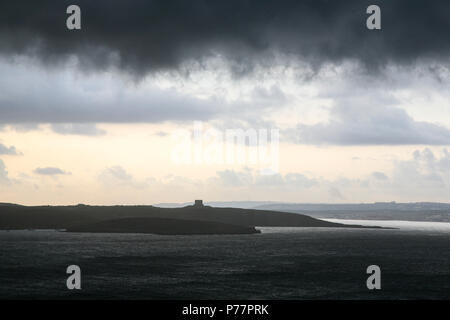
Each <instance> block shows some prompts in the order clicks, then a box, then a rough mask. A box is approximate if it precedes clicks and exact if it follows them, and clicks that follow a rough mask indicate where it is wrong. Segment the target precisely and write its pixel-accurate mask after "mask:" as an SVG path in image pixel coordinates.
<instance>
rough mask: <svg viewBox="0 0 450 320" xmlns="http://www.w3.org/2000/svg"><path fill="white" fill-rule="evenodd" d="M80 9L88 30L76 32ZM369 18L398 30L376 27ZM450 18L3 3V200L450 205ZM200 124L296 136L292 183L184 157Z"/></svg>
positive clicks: (185, 4)
mask: <svg viewBox="0 0 450 320" xmlns="http://www.w3.org/2000/svg"><path fill="white" fill-rule="evenodd" d="M71 4H77V5H79V7H80V8H81V26H82V28H81V30H68V29H67V28H66V19H67V17H68V16H69V15H68V14H66V8H67V6H69V5H71ZM370 4H377V5H379V7H380V8H381V26H382V29H381V30H368V29H367V28H366V19H367V17H368V16H369V15H368V14H366V8H367V7H368V6H369V5H370ZM449 13H450V2H449V1H444V0H442V1H440V0H435V1H432V2H427V1H424V0H422V1H413V0H410V1H406V0H395V1H392V0H391V1H377V2H376V3H375V2H372V1H365V0H355V1H352V0H346V1H339V0H336V1H321V0H314V1H312V0H311V1H299V0H296V1H294V0H292V1H266V0H258V1H256V0H255V1H242V0H228V1H214V0H208V1H207V0H204V1H201V0H199V1H182V0H179V1H167V0H166V1H162V0H161V1H140V0H136V1H127V2H126V1H120V2H118V1H117V2H112V1H103V0H97V1H57V2H55V1H45V0H43V1H22V0H16V1H8V2H2V4H1V5H0V202H17V203H23V204H47V203H49V204H72V203H90V204H118V203H127V204H135V203H136V204H141V203H144V204H151V203H158V202H185V201H191V200H193V199H194V198H203V199H205V200H206V201H213V200H222V201H231V200H273V201H290V202H333V203H334V202H373V201H392V200H396V201H442V202H449V200H450V199H449V198H448V195H449V194H450V19H449V18H448V15H449ZM199 124H201V126H202V127H203V128H204V129H205V130H213V131H211V132H215V133H217V134H219V135H221V134H225V133H226V131H227V130H230V129H242V130H249V129H250V130H252V129H254V130H256V131H257V132H259V131H258V130H268V131H269V132H270V130H272V129H277V130H279V137H280V140H279V149H278V150H279V151H278V152H277V154H276V155H273V154H272V156H274V157H273V158H271V159H272V160H274V159H275V158H276V161H277V166H276V168H274V167H272V168H271V170H266V169H267V168H266V164H262V163H260V162H252V161H244V162H241V163H238V162H237V161H236V162H233V163H227V162H224V163H221V162H220V161H216V162H214V161H213V162H212V163H207V162H206V161H200V162H198V161H197V162H195V161H191V162H190V163H187V162H186V161H185V162H183V161H177V159H175V160H174V150H177V148H179V147H180V143H183V142H182V141H183V140H182V139H180V136H179V133H180V132H188V133H189V136H188V137H190V138H191V137H192V136H191V135H190V133H191V132H192V130H194V128H195V126H196V125H197V126H198V125H199ZM209 138H210V137H209ZM206 140H208V139H206ZM206 140H205V141H203V142H204V146H205V144H206V145H207V146H208V147H209V148H216V150H218V149H217V148H220V147H221V144H220V143H219V142H218V141H213V142H211V139H209V140H208V141H206ZM246 148H247V154H249V153H250V152H251V150H254V149H255V148H258V145H257V146H253V147H252V146H247V147H246ZM252 148H253V149H252ZM191 150H193V149H191ZM275 156H276V157H275ZM219 158H220V157H219ZM203 160H204V159H203Z"/></svg>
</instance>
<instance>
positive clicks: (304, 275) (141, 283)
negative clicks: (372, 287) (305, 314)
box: [0, 228, 450, 299]
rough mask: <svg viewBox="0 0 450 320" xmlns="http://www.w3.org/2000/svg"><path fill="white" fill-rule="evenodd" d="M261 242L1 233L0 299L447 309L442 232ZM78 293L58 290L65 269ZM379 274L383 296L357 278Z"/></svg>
mask: <svg viewBox="0 0 450 320" xmlns="http://www.w3.org/2000/svg"><path fill="white" fill-rule="evenodd" d="M264 231H266V232H265V233H263V234H259V235H238V236H156V235H142V234H70V233H63V232H52V231H34V232H33V231H0V245H1V247H0V298H3V299H4V298H44V299H45V298H88V299H90V298H107V299H110V298H113V299H117V298H120V299H128V298H130V299H131V298H133V299H182V298H187V299H361V298H369V299H398V298H401V299H450V232H449V231H446V230H439V229H437V230H433V229H430V230H426V229H425V230H356V229H322V228H303V229H298V228H289V229H283V228H281V229H280V228H270V229H264ZM71 264H76V265H79V266H80V267H81V269H82V290H81V291H69V290H67V289H66V276H67V275H66V273H65V270H66V267H67V266H68V265H71ZM371 264H377V265H379V266H380V267H381V269H382V290H380V291H369V290H367V289H366V285H365V283H366V278H367V276H368V275H366V273H365V270H366V267H367V266H368V265H371Z"/></svg>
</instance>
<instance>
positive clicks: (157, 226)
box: [67, 218, 260, 235]
mask: <svg viewBox="0 0 450 320" xmlns="http://www.w3.org/2000/svg"><path fill="white" fill-rule="evenodd" d="M67 231H68V232H101V233H105V232H106V233H152V234H162V235H191V234H192V235H193V234H196V235H202V234H203V235H206V234H253V233H260V231H259V230H256V229H255V227H245V226H236V225H231V224H225V223H219V222H211V221H195V220H181V219H167V218H123V219H115V220H106V221H100V222H94V223H90V224H84V225H79V226H73V227H70V228H69V229H67Z"/></svg>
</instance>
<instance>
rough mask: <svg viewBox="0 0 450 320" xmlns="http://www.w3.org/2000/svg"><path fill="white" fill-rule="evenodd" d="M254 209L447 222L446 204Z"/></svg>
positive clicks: (282, 205)
mask: <svg viewBox="0 0 450 320" xmlns="http://www.w3.org/2000/svg"><path fill="white" fill-rule="evenodd" d="M256 209H260V210H276V211H283V212H291V213H300V214H306V215H309V216H312V217H315V218H319V219H356V220H358V219H362V220H405V221H435V222H450V204H448V203H435V202H417V203H396V202H378V203H361V204H305V203H273V204H268V205H261V206H257V207H256Z"/></svg>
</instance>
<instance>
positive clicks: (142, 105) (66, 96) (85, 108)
mask: <svg viewBox="0 0 450 320" xmlns="http://www.w3.org/2000/svg"><path fill="white" fill-rule="evenodd" d="M1 62H4V61H1ZM28 67H29V68H28ZM0 73H1V74H2V75H8V77H6V76H5V77H0V87H1V88H2V93H3V94H2V95H0V125H1V124H4V125H5V124H8V125H9V126H10V127H14V128H16V129H17V128H22V127H23V125H22V124H26V128H27V129H36V128H38V126H37V125H34V126H32V124H39V123H51V124H53V126H52V129H53V130H54V131H55V132H57V133H62V134H85V135H86V134H87V135H98V134H101V131H100V130H99V129H95V127H94V125H93V124H94V123H131V122H146V123H156V122H162V121H166V120H172V121H186V120H193V119H195V120H208V119H210V118H212V117H213V116H214V115H216V114H218V113H220V112H221V111H223V109H227V108H228V107H230V106H228V105H226V104H222V105H221V104H220V103H219V102H218V101H216V100H215V99H208V100H206V99H198V98H195V97H191V96H188V95H186V94H182V93H179V92H177V91H176V90H174V89H159V88H157V87H155V86H151V87H150V88H148V87H145V88H144V87H142V86H139V87H137V86H133V85H130V84H129V83H127V82H126V81H121V80H123V79H120V80H119V79H117V78H113V79H110V78H109V77H108V76H106V75H104V76H103V77H100V81H98V80H96V79H92V78H90V77H85V78H83V81H82V82H81V81H76V79H74V78H75V76H74V77H64V76H63V75H62V73H55V74H54V73H46V72H45V71H42V70H39V69H36V68H33V67H32V66H31V67H30V66H29V63H28V62H27V63H25V64H24V65H20V67H18V66H16V65H14V64H7V63H0ZM42 77H45V78H46V81H45V82H42V80H41V78H42ZM23 88H26V90H24V89H23ZM231 107H233V106H231Z"/></svg>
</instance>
